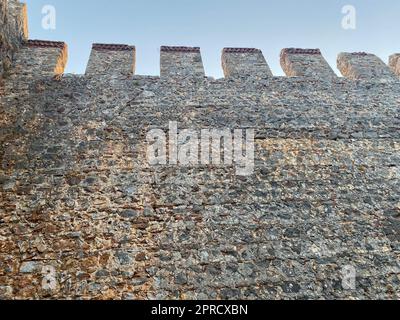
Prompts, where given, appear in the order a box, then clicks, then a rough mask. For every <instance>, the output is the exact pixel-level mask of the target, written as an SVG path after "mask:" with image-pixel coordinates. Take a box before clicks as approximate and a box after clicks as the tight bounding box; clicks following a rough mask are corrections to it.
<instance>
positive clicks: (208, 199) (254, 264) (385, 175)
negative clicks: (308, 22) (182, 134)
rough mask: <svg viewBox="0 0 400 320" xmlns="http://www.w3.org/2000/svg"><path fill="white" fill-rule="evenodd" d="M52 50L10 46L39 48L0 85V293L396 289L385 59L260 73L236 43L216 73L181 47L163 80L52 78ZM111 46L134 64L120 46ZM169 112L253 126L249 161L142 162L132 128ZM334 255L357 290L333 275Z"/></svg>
mask: <svg viewBox="0 0 400 320" xmlns="http://www.w3.org/2000/svg"><path fill="white" fill-rule="evenodd" d="M102 46H104V45H102ZM111 47H112V46H111ZM28 48H29V47H28ZM62 48H63V49H61V48H60V45H58V44H57V45H56V44H53V45H52V46H51V47H50V48H48V47H46V48H45V49H43V48H42V49H41V48H38V47H34V48H30V49H26V50H22V51H20V54H21V56H22V57H24V59H22V60H17V61H24V63H26V62H29V61H36V62H35V63H33V64H32V65H31V67H32V68H31V69H27V68H25V67H21V66H20V65H19V63H18V62H17V63H16V64H15V66H14V69H12V70H11V72H10V75H9V77H8V78H7V79H6V81H5V85H4V92H3V94H2V95H1V96H0V297H1V298H2V299H34V298H44V299H55V298H58V299H153V298H159V299H190V298H193V299H283V298H284V299H343V298H352V299H400V289H399V288H400V275H399V272H400V266H399V261H400V220H399V214H400V193H399V190H400V171H399V169H400V168H399V163H400V130H399V127H400V119H399V116H398V115H399V111H400V81H399V78H398V77H396V76H394V74H389V73H387V70H388V66H386V65H384V64H383V65H382V64H373V69H374V73H371V70H370V68H369V67H368V65H366V63H365V60H363V58H360V57H359V58H357V60H356V61H355V62H354V61H353V60H352V61H350V62H349V66H348V67H346V70H352V71H351V72H347V71H346V70H345V71H344V74H345V75H346V76H348V77H349V79H347V78H339V77H326V78H324V75H325V73H324V72H323V73H322V75H321V76H320V77H308V76H307V77H306V76H296V77H274V76H272V75H271V74H269V72H265V73H258V71H259V70H260V68H259V66H260V65H261V66H262V68H263V69H264V70H268V69H266V66H267V63H266V61H265V59H264V58H263V57H261V56H260V55H258V56H257V59H253V58H252V57H253V56H251V55H250V57H248V56H244V59H239V60H237V61H238V63H239V64H240V63H241V64H242V65H237V68H236V70H241V72H240V73H239V74H236V75H235V76H234V77H227V78H223V79H218V80H214V79H211V78H207V77H205V76H204V74H203V71H202V68H203V67H202V64H201V56H200V52H199V50H198V49H191V50H189V49H185V50H182V48H181V49H179V50H178V49H167V50H165V49H163V50H161V62H162V63H161V77H151V76H137V75H136V76H135V75H132V74H126V75H124V76H123V77H121V76H119V74H118V75H117V76H116V75H115V74H114V73H113V68H111V67H110V68H108V66H107V65H102V66H101V67H102V68H104V70H110V71H111V73H110V74H105V73H104V72H97V71H96V72H93V73H90V74H89V75H64V76H63V77H61V76H58V77H54V76H55V75H58V74H59V73H60V70H61V69H60V68H58V67H57V66H63V65H64V64H65V59H64V58H63V57H65V56H66V55H65V54H63V52H64V51H63V50H65V46H63V47H62ZM31 49H32V50H45V51H44V53H45V54H44V56H48V57H49V59H46V60H41V59H40V60H39V61H37V60H34V59H35V58H34V57H35V54H36V51H35V52H34V53H32V56H31V59H32V60H31V59H29V55H30V53H29V52H30V51H29V50H31ZM238 50H239V51H240V50H242V51H243V49H238ZM226 51H231V52H232V51H233V49H232V48H230V49H229V50H224V52H226ZM246 52H248V53H251V52H257V54H258V53H260V52H259V51H257V50H256V49H246ZM102 54H103V55H104V54H105V53H103V52H102ZM109 54H110V58H109V59H106V61H107V62H108V63H109V64H110V65H114V62H115V61H116V59H118V61H121V62H124V63H126V64H125V66H124V67H123V66H121V70H132V69H131V68H132V59H131V58H132V55H131V54H132V52H130V53H129V56H128V55H127V56H125V55H121V56H119V55H114V51H113V50H111V51H110V52H109ZM50 57H51V58H50ZM55 57H59V60H58V59H54V58H55ZM60 57H61V58H60ZM92 58H93V57H92ZM92 58H91V62H90V63H89V65H94V66H98V65H100V64H97V63H93V59H92ZM125 58H126V59H125ZM240 58H242V57H240ZM247 58H249V59H247ZM119 59H121V60H119ZM343 59H346V58H343ZM44 61H47V63H44ZM54 61H62V63H61V64H59V63H57V62H56V63H55V62H54ZM249 61H250V62H249ZM264 61H265V63H264ZM292 61H295V63H297V61H298V60H292ZM319 61H321V60H319ZM260 62H262V63H261V64H260ZM174 63H177V65H176V68H175V67H174ZM251 63H255V64H257V66H252V65H251ZM359 64H361V65H362V66H363V68H358V67H354V66H357V65H359ZM301 66H302V67H301V68H302V70H303V68H312V72H308V71H307V70H303V71H304V73H305V74H314V75H315V72H316V70H318V69H315V68H314V64H313V63H311V64H307V63H304V64H301ZM125 67H126V68H125ZM353 67H354V68H353ZM40 68H43V70H44V71H45V72H40V71H39V70H40ZM352 68H353V69H352ZM379 68H382V70H380V71H379V70H378V69H379ZM21 70H32V72H21ZM51 70H54V71H53V72H51ZM249 70H254V72H255V74H256V76H255V77H253V76H252V74H251V72H249ZM242 71H243V72H242ZM364 72H365V73H366V74H365V75H364V74H363V73H364ZM168 75H171V76H168ZM296 75H297V74H296ZM366 75H369V76H370V77H366ZM371 75H372V76H371ZM382 75H383V76H388V77H386V78H385V77H382ZM374 76H376V77H374ZM382 80H384V81H382ZM169 121H177V122H178V126H179V129H180V130H182V129H187V128H190V129H195V130H196V129H197V130H200V129H204V128H225V127H228V128H231V129H237V128H254V129H255V171H254V173H253V174H252V175H250V176H238V175H236V172H235V168H234V167H233V166H232V165H229V166H211V165H198V166H194V167H185V166H173V165H171V166H150V165H149V164H148V161H147V157H146V150H147V145H148V144H147V141H146V134H147V133H148V131H149V130H150V129H152V128H161V129H164V130H167V129H168V124H169ZM347 266H352V267H354V268H355V269H356V275H357V277H356V290H346V289H344V288H343V286H342V280H343V270H344V268H346V267H347ZM49 277H50V278H49ZM49 279H50V281H49V282H48V280H49Z"/></svg>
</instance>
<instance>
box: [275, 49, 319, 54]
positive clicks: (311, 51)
mask: <svg viewBox="0 0 400 320" xmlns="http://www.w3.org/2000/svg"><path fill="white" fill-rule="evenodd" d="M285 54H311V55H312V54H315V55H320V54H321V50H319V49H300V48H286V49H283V50H282V55H285Z"/></svg>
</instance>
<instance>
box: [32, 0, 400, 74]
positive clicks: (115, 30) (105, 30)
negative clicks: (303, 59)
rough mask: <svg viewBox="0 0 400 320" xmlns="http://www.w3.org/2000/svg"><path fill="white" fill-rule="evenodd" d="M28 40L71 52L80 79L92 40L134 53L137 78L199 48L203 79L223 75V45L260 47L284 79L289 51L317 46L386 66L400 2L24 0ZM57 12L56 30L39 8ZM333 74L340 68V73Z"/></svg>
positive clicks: (330, 55)
mask: <svg viewBox="0 0 400 320" xmlns="http://www.w3.org/2000/svg"><path fill="white" fill-rule="evenodd" d="M25 2H27V3H28V15H29V29H30V38H31V39H48V40H62V41H65V42H67V43H68V46H69V62H68V67H67V72H72V73H83V72H84V70H85V67H86V62H87V60H88V57H89V53H90V47H91V44H92V43H93V42H102V43H124V44H131V45H135V46H136V49H137V63H136V68H137V70H136V73H137V74H148V75H158V74H159V48H160V46H161V45H188V46H200V47H201V49H202V56H203V61H204V65H205V69H206V74H207V75H209V76H214V77H221V76H222V70H221V66H220V55H221V49H222V48H223V47H256V48H260V49H262V50H263V52H264V55H265V57H266V59H267V61H268V63H269V65H270V66H271V68H272V71H273V72H274V74H275V75H282V74H283V73H282V70H281V68H280V65H279V52H280V50H281V49H282V48H285V47H302V48H320V49H321V50H322V51H323V54H324V56H325V57H326V59H327V60H328V62H329V63H330V64H331V66H333V67H335V66H336V55H337V54H338V53H339V52H341V51H367V52H371V53H375V54H377V55H378V56H380V57H381V58H382V59H384V61H385V62H386V61H387V58H388V56H389V55H390V54H392V53H395V52H400V40H399V35H400V1H399V0H114V1H110V0H68V1H66V0H26V1H25ZM44 5H53V6H54V7H55V8H56V10H57V25H56V29H55V30H44V29H43V28H42V26H41V20H42V17H43V15H42V13H41V10H42V7H43V6H44ZM344 5H353V6H354V7H355V8H356V9H357V29H356V30H344V29H343V28H342V27H341V20H342V18H343V14H342V12H341V10H342V7H343V6H344ZM335 70H336V69H335Z"/></svg>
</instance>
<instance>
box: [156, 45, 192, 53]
mask: <svg viewBox="0 0 400 320" xmlns="http://www.w3.org/2000/svg"><path fill="white" fill-rule="evenodd" d="M161 51H162V52H200V47H179V46H175V47H171V46H161Z"/></svg>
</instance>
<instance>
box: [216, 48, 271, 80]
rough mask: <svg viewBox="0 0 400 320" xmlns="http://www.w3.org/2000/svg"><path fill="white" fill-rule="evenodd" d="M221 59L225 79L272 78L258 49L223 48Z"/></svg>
mask: <svg viewBox="0 0 400 320" xmlns="http://www.w3.org/2000/svg"><path fill="white" fill-rule="evenodd" d="M221 59H222V69H223V71H224V75H225V77H226V78H231V77H250V76H253V77H261V78H265V77H272V72H271V69H270V68H269V66H268V64H267V62H266V61H265V58H264V55H263V54H262V51H261V50H259V49H255V48H224V49H223V50H222V58H221Z"/></svg>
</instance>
